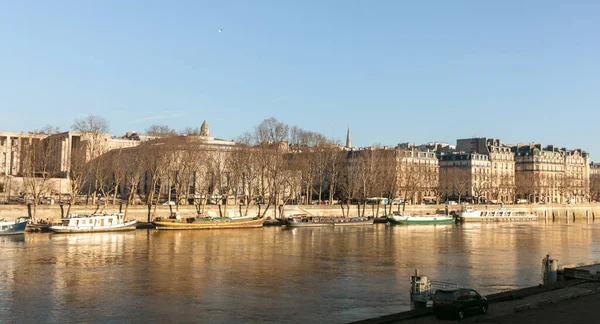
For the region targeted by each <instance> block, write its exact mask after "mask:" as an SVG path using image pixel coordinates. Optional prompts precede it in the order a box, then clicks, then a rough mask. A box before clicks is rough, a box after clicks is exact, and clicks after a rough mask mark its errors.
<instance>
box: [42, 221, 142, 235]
mask: <svg viewBox="0 0 600 324" xmlns="http://www.w3.org/2000/svg"><path fill="white" fill-rule="evenodd" d="M136 224H137V221H135V220H133V221H130V222H126V223H123V224H117V225H108V226H81V227H73V226H62V225H52V226H50V227H49V228H48V229H49V230H50V231H52V232H54V233H97V232H121V231H131V230H135V228H136Z"/></svg>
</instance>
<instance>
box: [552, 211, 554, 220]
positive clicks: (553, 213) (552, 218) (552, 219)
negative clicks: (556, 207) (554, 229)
mask: <svg viewBox="0 0 600 324" xmlns="http://www.w3.org/2000/svg"><path fill="white" fill-rule="evenodd" d="M552 221H553V222H554V211H552Z"/></svg>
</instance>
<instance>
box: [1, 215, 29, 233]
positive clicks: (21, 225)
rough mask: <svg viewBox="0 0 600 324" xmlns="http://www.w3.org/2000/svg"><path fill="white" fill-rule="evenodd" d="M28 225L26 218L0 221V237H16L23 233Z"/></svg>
mask: <svg viewBox="0 0 600 324" xmlns="http://www.w3.org/2000/svg"><path fill="white" fill-rule="evenodd" d="M27 223H29V218H28V217H19V218H17V219H15V220H14V221H8V220H6V219H4V218H2V219H0V235H16V234H23V233H25V228H26V227H27Z"/></svg>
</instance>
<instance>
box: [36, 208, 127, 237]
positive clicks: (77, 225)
mask: <svg viewBox="0 0 600 324" xmlns="http://www.w3.org/2000/svg"><path fill="white" fill-rule="evenodd" d="M60 221H61V222H60V225H51V226H50V227H49V228H48V229H49V230H50V231H52V232H55V233H91V232H116V231H129V230H134V229H135V225H136V224H137V221H136V220H126V219H125V214H123V213H114V214H100V215H98V214H92V215H77V214H71V215H67V217H65V218H62V219H61V220H60Z"/></svg>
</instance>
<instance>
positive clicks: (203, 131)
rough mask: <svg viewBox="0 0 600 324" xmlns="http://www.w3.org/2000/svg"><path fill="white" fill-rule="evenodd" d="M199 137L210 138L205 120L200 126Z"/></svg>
mask: <svg viewBox="0 0 600 324" xmlns="http://www.w3.org/2000/svg"><path fill="white" fill-rule="evenodd" d="M200 136H207V137H208V136H210V130H209V129H208V124H207V123H206V120H205V121H204V122H203V123H202V126H200Z"/></svg>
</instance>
